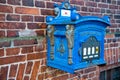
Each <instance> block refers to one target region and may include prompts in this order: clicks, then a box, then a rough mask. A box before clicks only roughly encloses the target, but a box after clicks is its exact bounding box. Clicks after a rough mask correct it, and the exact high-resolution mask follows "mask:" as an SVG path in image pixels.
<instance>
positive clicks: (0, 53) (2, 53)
mask: <svg viewBox="0 0 120 80" xmlns="http://www.w3.org/2000/svg"><path fill="white" fill-rule="evenodd" d="M2 56H4V49H0V57H2Z"/></svg>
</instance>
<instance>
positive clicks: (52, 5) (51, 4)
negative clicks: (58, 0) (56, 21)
mask: <svg viewBox="0 0 120 80" xmlns="http://www.w3.org/2000/svg"><path fill="white" fill-rule="evenodd" d="M46 6H47V8H54V3H52V2H47V3H46Z"/></svg>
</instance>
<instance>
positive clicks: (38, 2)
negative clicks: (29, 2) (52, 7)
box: [35, 1, 45, 8]
mask: <svg viewBox="0 0 120 80" xmlns="http://www.w3.org/2000/svg"><path fill="white" fill-rule="evenodd" d="M35 6H36V7H42V8H45V2H44V1H35Z"/></svg>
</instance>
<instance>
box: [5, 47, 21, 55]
mask: <svg viewBox="0 0 120 80" xmlns="http://www.w3.org/2000/svg"><path fill="white" fill-rule="evenodd" d="M19 52H20V48H7V49H6V55H7V56H10V55H18V54H19Z"/></svg>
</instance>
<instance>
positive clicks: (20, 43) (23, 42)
mask: <svg viewBox="0 0 120 80" xmlns="http://www.w3.org/2000/svg"><path fill="white" fill-rule="evenodd" d="M34 44H37V41H36V40H35V39H31V40H24V39H23V40H14V46H23V45H34Z"/></svg>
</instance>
